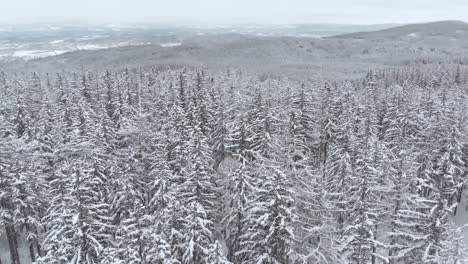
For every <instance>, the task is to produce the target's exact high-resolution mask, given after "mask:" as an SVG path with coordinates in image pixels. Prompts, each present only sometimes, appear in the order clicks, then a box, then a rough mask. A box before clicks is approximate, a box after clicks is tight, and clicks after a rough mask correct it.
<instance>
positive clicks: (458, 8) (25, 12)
mask: <svg viewBox="0 0 468 264" xmlns="http://www.w3.org/2000/svg"><path fill="white" fill-rule="evenodd" d="M0 3H1V9H0V23H1V24H23V23H24V24H25V23H36V22H47V23H49V22H50V23H52V22H69V21H79V22H82V23H90V24H92V23H141V22H157V23H181V24H238V23H239V24H242V23H254V24H296V23H337V24H381V23H414V22H426V21H436V20H464V21H468V1H466V0H411V1H408V0H392V1H388V0H327V1H323V0H286V1H284V0H229V1H227V0H196V1H194V0H171V1H167V0H165V1H163V0H131V1H130V0H98V1H96V0H40V1H37V0H15V1H10V0H0Z"/></svg>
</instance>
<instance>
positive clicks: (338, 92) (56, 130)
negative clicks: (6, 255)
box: [0, 68, 468, 264]
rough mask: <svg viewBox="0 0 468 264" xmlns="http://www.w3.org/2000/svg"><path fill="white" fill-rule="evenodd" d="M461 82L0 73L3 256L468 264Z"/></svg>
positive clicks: (388, 77) (422, 75) (188, 73)
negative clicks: (459, 220) (462, 223)
mask: <svg viewBox="0 0 468 264" xmlns="http://www.w3.org/2000/svg"><path fill="white" fill-rule="evenodd" d="M464 77H465V76H464V73H463V72H462V71H461V70H460V68H459V69H458V70H457V71H455V72H453V73H450V72H446V71H433V72H427V71H422V70H420V69H419V70H418V69H404V70H391V71H386V72H378V73H371V72H370V73H369V74H368V75H367V77H366V78H363V79H361V80H355V81H348V82H343V83H339V84H330V83H323V84H316V83H304V84H301V83H297V82H295V81H291V80H287V79H282V78H272V77H265V76H264V77H262V78H260V79H258V78H255V77H252V76H248V75H246V74H242V73H241V72H232V71H227V72H211V71H201V70H200V71H196V70H149V71H143V70H138V71H129V70H125V71H122V72H118V73H114V72H109V71H107V72H105V73H102V74H95V73H91V72H88V73H59V74H57V75H56V76H39V75H38V74H32V76H29V77H27V78H23V77H21V76H7V75H6V74H5V73H1V74H0V141H1V143H0V203H1V214H0V216H1V218H0V225H1V227H2V235H4V236H6V237H7V241H8V246H9V250H10V255H11V262H8V261H7V260H2V261H7V262H8V263H13V264H19V263H20V254H21V252H19V250H18V238H19V237H23V236H24V237H25V238H26V239H27V241H28V244H29V255H30V258H31V259H32V261H33V262H35V263H38V264H42V263H44V264H45V263H47V264H53V263H57V264H58V263H60V264H65V263H87V264H90V263H102V264H111V263H112V264H113V263H125V264H130V263H160V264H173V263H183V264H203V263H210V264H213V263H219V264H227V263H234V264H249V263H252V264H260V263H263V264H284V263H359V264H364V263H392V264H396V263H468V253H467V252H468V251H467V248H466V247H465V245H464V242H463V235H462V228H461V227H458V226H456V225H454V223H453V221H452V219H453V215H454V214H456V213H457V211H459V212H460V211H464V210H465V208H458V207H457V204H458V203H459V202H460V201H461V200H462V199H464V198H463V197H464V194H463V189H464V186H465V182H466V179H467V175H466V173H467V162H468V160H467V155H468V145H467V143H468V140H467V135H468V134H467V129H468V127H467V123H466V121H467V120H466V117H467V105H468V101H467V95H468V86H467V85H466V80H465V78H464Z"/></svg>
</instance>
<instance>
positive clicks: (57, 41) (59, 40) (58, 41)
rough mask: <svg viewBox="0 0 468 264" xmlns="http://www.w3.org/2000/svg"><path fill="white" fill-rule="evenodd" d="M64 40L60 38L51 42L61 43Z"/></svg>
mask: <svg viewBox="0 0 468 264" xmlns="http://www.w3.org/2000/svg"><path fill="white" fill-rule="evenodd" d="M64 41H65V40H64V39H58V40H54V41H51V42H50V44H60V43H63V42H64Z"/></svg>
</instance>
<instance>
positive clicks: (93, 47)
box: [76, 44, 109, 50]
mask: <svg viewBox="0 0 468 264" xmlns="http://www.w3.org/2000/svg"><path fill="white" fill-rule="evenodd" d="M76 47H77V49H79V50H99V49H107V48H108V47H109V46H107V45H100V44H86V45H78V46H76Z"/></svg>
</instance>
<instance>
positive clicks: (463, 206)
mask: <svg viewBox="0 0 468 264" xmlns="http://www.w3.org/2000/svg"><path fill="white" fill-rule="evenodd" d="M467 196H468V191H467V190H465V193H464V194H463V198H462V199H461V202H460V204H458V207H457V214H456V215H455V217H454V221H455V224H456V225H457V226H459V227H461V226H463V225H466V224H468V211H467V209H468V199H467V198H468V197H467ZM463 235H464V238H465V243H466V244H468V228H464V229H463Z"/></svg>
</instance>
